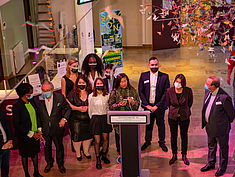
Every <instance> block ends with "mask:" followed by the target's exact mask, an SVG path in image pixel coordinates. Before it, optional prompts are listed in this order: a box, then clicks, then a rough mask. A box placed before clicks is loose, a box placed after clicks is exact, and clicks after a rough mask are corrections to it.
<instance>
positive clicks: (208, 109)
mask: <svg viewBox="0 0 235 177" xmlns="http://www.w3.org/2000/svg"><path fill="white" fill-rule="evenodd" d="M218 91H219V88H217V89H216V90H215V91H214V92H213V93H212V95H211V99H210V102H209V103H208V106H207V108H206V113H205V119H206V122H208V121H209V116H210V112H211V107H212V105H213V103H214V101H215V98H216V95H217V93H218ZM209 96H210V94H209V95H208V97H207V98H206V100H205V103H206V101H207V99H208V98H209Z"/></svg>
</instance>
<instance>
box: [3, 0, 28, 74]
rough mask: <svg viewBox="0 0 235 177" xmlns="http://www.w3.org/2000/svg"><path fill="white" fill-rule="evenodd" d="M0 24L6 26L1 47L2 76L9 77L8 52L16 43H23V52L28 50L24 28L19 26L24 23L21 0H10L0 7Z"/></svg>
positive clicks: (9, 63) (10, 71)
mask: <svg viewBox="0 0 235 177" xmlns="http://www.w3.org/2000/svg"><path fill="white" fill-rule="evenodd" d="M0 12H1V17H2V22H3V23H5V24H6V27H5V29H4V28H3V29H2V30H3V31H2V34H3V45H4V51H2V54H3V55H4V54H5V56H4V57H3V68H4V75H5V76H9V75H10V74H11V73H12V70H11V62H10V55H9V51H10V50H11V49H13V48H14V47H15V46H16V45H17V43H19V42H20V41H22V42H23V46H24V51H26V50H27V49H28V39H27V32H26V27H25V26H24V27H22V26H21V25H22V24H23V23H25V15H24V4H23V0H11V1H9V2H8V3H6V4H4V5H3V6H1V7H0Z"/></svg>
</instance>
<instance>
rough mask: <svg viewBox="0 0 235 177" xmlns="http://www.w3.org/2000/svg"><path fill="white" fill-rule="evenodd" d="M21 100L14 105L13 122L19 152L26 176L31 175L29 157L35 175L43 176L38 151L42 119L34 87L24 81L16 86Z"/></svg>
mask: <svg viewBox="0 0 235 177" xmlns="http://www.w3.org/2000/svg"><path fill="white" fill-rule="evenodd" d="M16 93H17V95H18V96H19V100H18V101H17V102H16V103H15V104H14V105H13V123H14V128H15V132H16V133H15V134H16V136H17V138H18V146H19V154H20V156H21V160H22V165H23V168H24V173H25V177H30V175H29V171H28V157H31V159H32V161H33V166H34V174H33V176H34V177H42V175H40V173H39V171H38V153H39V152H40V140H43V138H42V132H41V125H40V120H39V118H38V115H37V109H36V106H35V103H34V101H33V87H32V86H31V85H30V84H28V83H22V84H20V85H19V86H18V87H17V88H16Z"/></svg>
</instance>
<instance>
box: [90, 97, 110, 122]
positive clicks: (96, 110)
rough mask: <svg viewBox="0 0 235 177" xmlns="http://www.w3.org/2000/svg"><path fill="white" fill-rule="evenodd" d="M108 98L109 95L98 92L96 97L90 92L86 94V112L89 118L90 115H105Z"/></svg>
mask: <svg viewBox="0 0 235 177" xmlns="http://www.w3.org/2000/svg"><path fill="white" fill-rule="evenodd" d="M108 100H109V95H105V96H103V95H102V94H98V95H97V96H96V97H94V96H93V93H91V94H90V95H89V96H88V114H89V116H90V118H92V115H105V114H107V111H108Z"/></svg>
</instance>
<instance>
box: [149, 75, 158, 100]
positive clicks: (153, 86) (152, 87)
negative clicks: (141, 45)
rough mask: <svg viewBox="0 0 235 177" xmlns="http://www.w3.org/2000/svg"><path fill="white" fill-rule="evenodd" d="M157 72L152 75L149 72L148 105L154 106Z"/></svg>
mask: <svg viewBox="0 0 235 177" xmlns="http://www.w3.org/2000/svg"><path fill="white" fill-rule="evenodd" d="M157 78H158V72H156V73H153V72H151V71H150V95H149V103H151V104H154V102H155V96H156V85H157Z"/></svg>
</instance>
